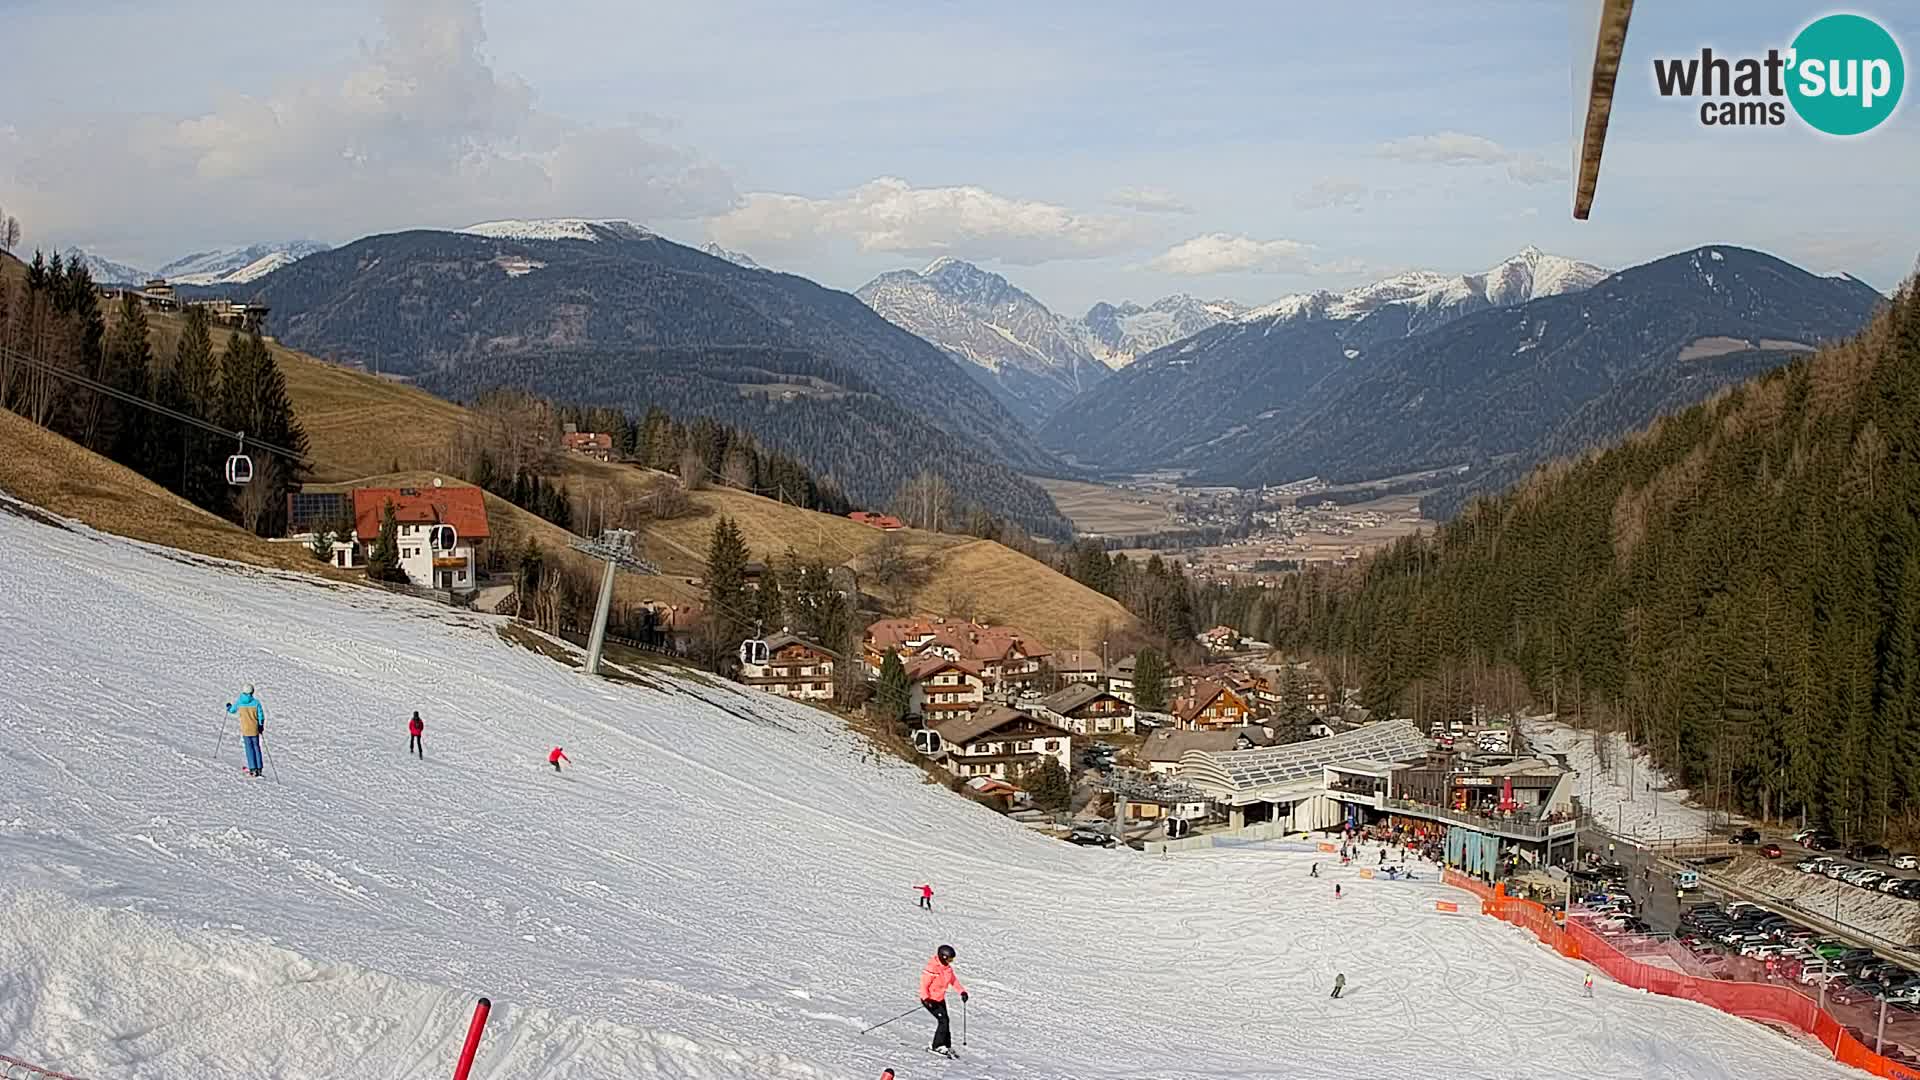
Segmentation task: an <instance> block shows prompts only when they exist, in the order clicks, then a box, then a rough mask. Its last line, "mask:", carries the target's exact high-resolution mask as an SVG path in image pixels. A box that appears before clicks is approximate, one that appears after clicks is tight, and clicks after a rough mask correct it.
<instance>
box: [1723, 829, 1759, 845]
mask: <svg viewBox="0 0 1920 1080" xmlns="http://www.w3.org/2000/svg"><path fill="white" fill-rule="evenodd" d="M1759 842H1760V830H1759V829H1756V828H1754V827H1753V826H1751V825H1749V826H1747V827H1746V828H1744V829H1741V830H1740V831H1739V832H1737V833H1734V834H1733V835H1732V836H1729V837H1727V843H1729V844H1757V843H1759Z"/></svg>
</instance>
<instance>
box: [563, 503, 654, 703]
mask: <svg viewBox="0 0 1920 1080" xmlns="http://www.w3.org/2000/svg"><path fill="white" fill-rule="evenodd" d="M633 538H634V532H633V530H632V529H604V530H602V531H601V533H600V535H599V537H598V538H596V539H593V540H576V541H574V542H573V544H572V545H570V546H571V547H572V548H573V550H575V551H578V552H580V553H581V554H583V555H591V556H593V557H594V558H596V559H599V560H601V561H602V562H604V563H606V564H607V568H606V571H605V573H604V574H603V575H602V576H601V578H600V602H599V603H598V604H597V605H595V607H594V611H593V632H592V633H591V634H590V635H588V637H587V666H586V669H585V670H586V673H587V674H589V675H598V674H599V673H600V653H601V651H602V650H603V649H605V648H606V644H607V614H608V613H609V612H610V611H611V610H612V609H613V575H614V573H615V572H616V571H620V570H624V571H626V572H627V573H629V574H649V575H655V576H657V575H658V574H659V573H660V568H659V567H657V566H655V565H653V564H652V563H650V562H648V561H647V560H645V559H642V558H640V557H639V556H637V555H635V554H634V553H633Z"/></svg>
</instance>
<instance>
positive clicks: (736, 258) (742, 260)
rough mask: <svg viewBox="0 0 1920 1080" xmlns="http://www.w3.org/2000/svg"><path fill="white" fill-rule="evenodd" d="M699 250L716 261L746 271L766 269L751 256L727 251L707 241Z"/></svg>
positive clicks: (740, 252)
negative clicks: (719, 260) (723, 261)
mask: <svg viewBox="0 0 1920 1080" xmlns="http://www.w3.org/2000/svg"><path fill="white" fill-rule="evenodd" d="M700 250H701V251H704V252H706V253H707V254H709V255H711V256H713V257H714V258H716V259H725V260H727V261H728V262H730V263H732V264H733V265H735V266H740V267H745V268H746V269H748V270H765V269H766V267H764V266H761V265H760V264H759V263H757V262H754V261H753V256H751V255H748V254H746V253H745V252H742V251H728V250H727V249H726V248H723V247H721V246H720V245H719V244H716V243H713V242H712V241H708V243H707V246H706V247H703V248H701V249H700Z"/></svg>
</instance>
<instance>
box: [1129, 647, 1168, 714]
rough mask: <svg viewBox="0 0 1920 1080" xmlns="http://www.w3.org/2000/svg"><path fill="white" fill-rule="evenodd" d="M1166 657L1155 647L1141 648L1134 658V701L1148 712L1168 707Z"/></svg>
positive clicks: (1161, 710)
mask: <svg viewBox="0 0 1920 1080" xmlns="http://www.w3.org/2000/svg"><path fill="white" fill-rule="evenodd" d="M1168 674H1169V670H1168V666H1167V661H1166V658H1165V657H1163V656H1161V655H1160V653H1159V652H1157V651H1155V650H1153V649H1141V650H1140V651H1139V652H1138V653H1136V654H1135V655H1134V658H1133V703H1134V704H1135V705H1137V706H1138V707H1140V708H1142V709H1146V710H1147V711H1148V712H1163V711H1165V709H1166V707H1167V677H1168Z"/></svg>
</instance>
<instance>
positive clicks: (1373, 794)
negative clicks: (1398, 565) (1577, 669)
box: [1173, 720, 1577, 863]
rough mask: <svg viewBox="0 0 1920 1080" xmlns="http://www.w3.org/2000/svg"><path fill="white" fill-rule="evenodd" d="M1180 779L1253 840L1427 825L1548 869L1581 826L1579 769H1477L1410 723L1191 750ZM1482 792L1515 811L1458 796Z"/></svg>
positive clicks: (1530, 765)
mask: <svg viewBox="0 0 1920 1080" xmlns="http://www.w3.org/2000/svg"><path fill="white" fill-rule="evenodd" d="M1173 776H1174V778H1175V779H1177V780H1178V781H1179V782H1181V783H1183V784H1186V785H1187V786H1189V787H1191V788H1193V789H1195V790H1197V791H1199V792H1201V793H1203V794H1205V795H1206V796H1207V798H1208V799H1209V800H1210V801H1211V802H1212V803H1213V805H1214V806H1215V807H1216V808H1217V809H1218V810H1219V811H1221V812H1223V813H1224V816H1225V817H1226V819H1227V829H1228V831H1230V832H1239V833H1247V834H1252V835H1261V834H1266V833H1271V834H1273V835H1276V836H1277V835H1281V834H1284V833H1289V832H1306V831H1311V830H1316V829H1332V828H1339V827H1340V826H1341V825H1343V824H1351V825H1352V826H1354V827H1355V828H1358V827H1360V826H1363V825H1369V824H1379V823H1382V822H1387V823H1393V824H1421V825H1426V826H1429V827H1431V828H1433V829H1435V830H1437V831H1438V832H1440V833H1453V832H1459V833H1462V834H1463V835H1464V834H1475V836H1476V837H1477V841H1476V842H1478V843H1480V844H1482V845H1484V846H1486V847H1487V848H1489V849H1494V848H1498V849H1500V850H1503V851H1504V850H1515V851H1517V852H1519V853H1522V854H1524V855H1525V856H1526V857H1527V858H1529V859H1531V860H1533V861H1535V862H1540V863H1545V862H1552V861H1558V860H1560V859H1562V858H1566V857H1570V855H1571V848H1572V844H1573V834H1574V832H1575V830H1576V828H1577V826H1576V824H1575V822H1574V821H1573V819H1572V814H1571V810H1572V804H1571V801H1570V800H1571V794H1572V786H1573V785H1572V776H1573V774H1572V773H1570V772H1568V771H1567V770H1565V769H1561V768H1559V767H1557V766H1553V765H1550V764H1549V763H1546V762H1540V761H1526V762H1511V763H1506V764H1499V765H1490V766H1477V765H1474V764H1472V763H1470V762H1468V761H1466V760H1464V759H1463V758H1461V757H1460V756H1459V755H1457V754H1453V753H1451V752H1446V751H1436V750H1435V748H1434V745H1433V742H1432V741H1431V740H1429V739H1428V738H1427V737H1426V736H1425V735H1422V734H1421V733H1420V731H1419V729H1418V728H1416V727H1415V726H1414V724H1413V722H1412V721H1410V720H1384V721H1380V722H1377V723H1372V724H1365V725H1363V726H1361V727H1358V728H1355V729H1354V730H1352V731H1348V732H1344V733H1342V734H1339V735H1331V736H1328V737H1326V738H1321V739H1309V740H1307V741H1305V742H1296V743H1289V744H1287V745H1284V746H1274V747H1265V748H1259V749H1248V750H1189V751H1187V752H1186V753H1185V754H1183V755H1181V758H1180V764H1179V767H1178V768H1177V769H1176V770H1175V771H1174V773H1173ZM1481 789H1486V790H1489V791H1500V792H1504V793H1506V796H1507V800H1508V801H1509V802H1510V805H1509V806H1508V807H1506V808H1505V809H1502V810H1500V811H1499V812H1474V804H1464V805H1463V804H1462V803H1461V801H1460V799H1459V798H1458V797H1457V796H1456V795H1455V793H1457V792H1463V791H1476V790H1481ZM1479 809H1482V810H1483V811H1484V809H1485V808H1483V807H1482V808H1479Z"/></svg>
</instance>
